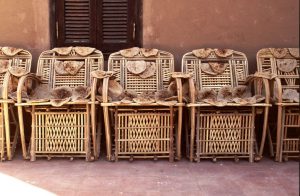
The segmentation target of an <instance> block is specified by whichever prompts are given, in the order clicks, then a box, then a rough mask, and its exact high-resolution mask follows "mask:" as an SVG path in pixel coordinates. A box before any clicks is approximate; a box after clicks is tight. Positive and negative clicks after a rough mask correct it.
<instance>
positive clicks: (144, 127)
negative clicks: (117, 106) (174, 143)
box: [115, 112, 171, 154]
mask: <svg viewBox="0 0 300 196" xmlns="http://www.w3.org/2000/svg"><path fill="white" fill-rule="evenodd" d="M117 122H118V124H117V127H116V129H115V130H116V136H117V138H116V140H117V141H116V142H117V143H118V149H117V153H118V154H154V153H155V154H158V153H169V152H170V140H171V138H170V131H171V126H170V113H161V112H160V113H158V112H147V113H143V112H139V113H132V112H124V113H123V112H122V113H119V114H118V115H117Z"/></svg>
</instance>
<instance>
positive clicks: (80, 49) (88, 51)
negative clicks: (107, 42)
mask: <svg viewBox="0 0 300 196" xmlns="http://www.w3.org/2000/svg"><path fill="white" fill-rule="evenodd" d="M74 50H75V52H76V53H77V54H79V55H80V56H88V55H90V54H92V53H93V52H94V51H95V50H96V49H95V48H91V47H75V48H74Z"/></svg>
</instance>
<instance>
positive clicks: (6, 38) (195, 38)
mask: <svg viewBox="0 0 300 196" xmlns="http://www.w3.org/2000/svg"><path fill="white" fill-rule="evenodd" d="M0 13H1V16H2V17H1V18H0V24H1V25H0V46H4V45H11V46H15V47H22V48H25V49H28V50H30V51H31V52H32V54H33V56H34V64H33V67H35V62H36V59H37V57H38V55H39V54H40V52H42V51H44V50H46V49H49V48H50V35H49V32H50V29H49V21H50V17H49V15H50V14H49V0H26V1H24V0H0ZM143 44H144V47H155V48H161V49H164V50H167V51H170V52H172V53H173V54H174V55H175V58H176V68H177V70H180V61H181V57H182V55H183V54H184V53H185V52H188V51H190V50H192V49H195V48H201V47H221V48H233V49H236V50H240V51H242V52H245V53H246V54H247V56H248V58H249V61H250V69H251V71H254V70H255V67H256V65H255V62H256V60H255V54H256V52H257V51H258V50H259V49H260V48H262V47H271V46H274V47H299V0H251V1H249V0H160V1H159V0H143Z"/></svg>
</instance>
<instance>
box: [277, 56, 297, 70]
mask: <svg viewBox="0 0 300 196" xmlns="http://www.w3.org/2000/svg"><path fill="white" fill-rule="evenodd" d="M296 66H297V60H296V59H277V67H278V69H279V70H280V71H283V72H291V71H293V70H294V69H295V68H296Z"/></svg>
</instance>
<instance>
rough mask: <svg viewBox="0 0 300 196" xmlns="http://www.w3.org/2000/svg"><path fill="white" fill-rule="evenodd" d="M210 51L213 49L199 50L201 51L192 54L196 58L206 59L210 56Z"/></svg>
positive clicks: (194, 51)
mask: <svg viewBox="0 0 300 196" xmlns="http://www.w3.org/2000/svg"><path fill="white" fill-rule="evenodd" d="M212 51H213V49H211V48H201V49H197V50H193V51H192V53H193V55H195V56H196V57H199V58H206V57H208V56H209V55H210V53H211V52H212Z"/></svg>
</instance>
